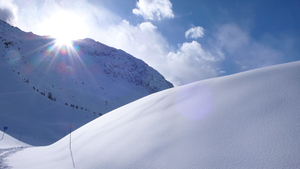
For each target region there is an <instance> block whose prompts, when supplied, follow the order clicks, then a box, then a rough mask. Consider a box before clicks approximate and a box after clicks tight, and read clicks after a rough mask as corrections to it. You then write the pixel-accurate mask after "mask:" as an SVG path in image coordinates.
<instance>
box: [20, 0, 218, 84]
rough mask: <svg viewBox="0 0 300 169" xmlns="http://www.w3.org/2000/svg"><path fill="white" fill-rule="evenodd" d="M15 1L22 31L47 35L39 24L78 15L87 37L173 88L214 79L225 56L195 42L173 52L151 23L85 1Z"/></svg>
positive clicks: (183, 45) (184, 44)
mask: <svg viewBox="0 0 300 169" xmlns="http://www.w3.org/2000/svg"><path fill="white" fill-rule="evenodd" d="M15 2H17V4H19V5H20V4H21V5H20V11H19V13H18V14H19V18H20V19H19V22H18V26H20V28H21V29H23V30H24V28H26V29H25V30H26V31H32V32H34V33H37V34H40V35H47V32H45V30H46V29H39V28H41V26H39V25H43V24H44V22H46V21H47V20H49V19H50V18H51V17H53V16H55V14H56V13H59V12H61V11H66V12H70V13H75V14H76V15H78V16H80V17H81V18H84V21H83V22H84V24H85V25H86V26H87V27H88V32H87V37H90V38H93V39H95V40H96V41H99V42H101V43H104V44H106V45H108V46H112V47H115V48H118V49H122V50H124V51H126V52H127V53H130V54H131V55H133V56H135V57H137V58H139V59H142V60H143V61H145V62H146V63H147V64H149V65H150V66H151V67H153V68H154V69H156V70H158V71H159V72H160V73H161V74H162V75H163V76H164V77H165V78H166V79H167V80H169V81H171V82H172V83H173V84H174V85H183V84H186V83H189V82H193V81H197V80H202V79H205V78H210V77H215V76H217V75H218V72H219V71H220V70H219V67H218V64H219V62H220V61H221V60H222V59H223V56H222V55H219V54H211V52H209V51H207V50H204V49H203V48H202V46H201V45H200V44H199V43H198V42H196V41H193V42H191V43H183V44H182V45H180V46H179V47H178V50H176V51H175V52H171V48H173V47H170V46H169V42H168V41H167V40H166V39H165V37H164V36H163V35H162V34H161V33H160V32H159V31H158V29H157V27H156V26H155V25H153V24H152V23H151V22H143V23H140V24H137V25H132V24H130V23H129V22H128V21H127V20H123V19H122V18H121V17H119V16H117V15H115V14H114V13H112V12H110V11H108V10H107V9H105V8H104V7H101V6H93V5H91V4H89V3H88V1H83V0H73V1H64V5H61V3H60V2H56V1H55V0H48V1H47V3H44V2H43V3H40V4H38V3H37V2H36V1H30V2H32V3H31V4H28V3H25V1H23V0H15ZM154 2H156V1H154ZM161 17H162V16H161ZM43 31H44V32H43ZM215 55H216V56H217V57H216V56H215Z"/></svg>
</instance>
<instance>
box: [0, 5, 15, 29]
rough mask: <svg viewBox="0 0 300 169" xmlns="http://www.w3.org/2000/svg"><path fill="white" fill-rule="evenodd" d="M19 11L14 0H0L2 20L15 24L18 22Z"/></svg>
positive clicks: (0, 17)
mask: <svg viewBox="0 0 300 169" xmlns="http://www.w3.org/2000/svg"><path fill="white" fill-rule="evenodd" d="M17 11H18V8H17V6H16V5H14V4H13V2H12V0H0V20H2V21H5V22H7V23H9V24H11V25H15V24H16V23H17Z"/></svg>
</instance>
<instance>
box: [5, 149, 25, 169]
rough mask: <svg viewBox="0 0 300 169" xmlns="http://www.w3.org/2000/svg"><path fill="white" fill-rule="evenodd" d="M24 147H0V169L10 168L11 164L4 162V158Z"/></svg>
mask: <svg viewBox="0 0 300 169" xmlns="http://www.w3.org/2000/svg"><path fill="white" fill-rule="evenodd" d="M25 148H26V147H14V148H4V149H0V168H1V169H8V168H12V167H11V166H8V165H7V164H6V158H7V157H9V156H10V155H12V154H14V153H16V152H18V151H21V150H23V149H25Z"/></svg>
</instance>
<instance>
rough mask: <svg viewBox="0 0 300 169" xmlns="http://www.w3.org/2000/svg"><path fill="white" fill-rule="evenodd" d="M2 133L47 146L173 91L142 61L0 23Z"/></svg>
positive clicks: (90, 42) (97, 46) (94, 45)
mask: <svg viewBox="0 0 300 169" xmlns="http://www.w3.org/2000/svg"><path fill="white" fill-rule="evenodd" d="M0 77H1V80H0V106H1V110H0V127H1V129H2V126H8V127H9V129H8V130H7V133H8V134H9V135H11V136H13V137H15V138H19V136H20V135H21V133H22V137H21V139H22V140H21V141H23V142H26V143H28V144H31V145H49V144H51V143H54V142H55V141H57V140H59V139H61V138H62V137H63V136H65V135H66V134H68V131H69V125H70V124H72V128H73V130H75V129H76V128H78V127H80V126H82V125H84V124H86V123H87V122H89V121H91V120H94V119H95V118H97V117H99V116H101V115H103V114H105V113H107V112H109V111H111V110H114V109H116V108H118V107H120V106H123V105H125V104H128V103H130V102H132V101H134V100H137V99H139V98H142V97H144V96H146V95H149V94H150V93H154V92H157V91H161V90H164V89H167V88H170V87H173V85H172V84H171V83H170V82H168V81H166V80H165V79H164V77H163V76H162V75H160V74H159V73H158V72H157V71H156V70H154V69H152V68H151V67H149V66H148V65H147V64H146V63H144V62H143V61H142V60H139V59H136V58H134V57H133V56H131V55H129V54H127V53H125V52H124V51H121V50H117V49H114V48H111V47H108V46H106V45H103V44H101V43H99V42H95V41H94V40H92V39H84V40H78V41H75V42H74V43H73V45H72V47H69V48H67V47H66V46H56V44H55V43H54V39H50V38H48V37H45V36H43V37H41V36H37V35H34V34H32V33H26V32H23V31H21V30H20V29H18V28H16V27H12V26H10V25H8V24H6V23H5V22H2V21H0Z"/></svg>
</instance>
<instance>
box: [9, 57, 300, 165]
mask: <svg viewBox="0 0 300 169" xmlns="http://www.w3.org/2000/svg"><path fill="white" fill-rule="evenodd" d="M299 74H300V62H294V63H289V64H283V65H277V66H273V67H267V68H262V69H257V70H253V71H248V72H244V73H239V74H235V75H231V76H226V77H220V78H214V79H209V80H204V81H200V82H196V83H192V84H189V85H185V86H181V87H175V88H172V89H168V90H165V91H162V92H158V93H155V94H152V95H149V96H147V97H144V98H142V99H139V100H137V101H135V102H132V103H130V104H127V105H125V106H123V107H121V108H118V109H116V110H114V111H112V112H110V113H108V114H106V115H104V116H102V117H101V118H98V119H95V120H94V121H92V122H90V123H88V124H86V125H84V126H83V127H81V128H79V129H78V130H76V131H74V132H73V133H72V137H71V138H72V139H71V143H72V157H73V160H74V164H75V166H76V168H110V169H112V168H116V169H117V168H118V169H119V168H172V169H173V168H272V169H273V168H299V166H300V161H299V156H300V146H299V145H300V140H299V138H300V125H299V124H300V123H299V121H300V112H299V110H300V98H299V95H300V88H299V84H300V78H299ZM69 139H70V135H68V136H66V137H64V138H63V139H61V140H59V141H58V142H56V143H54V144H52V145H49V146H45V147H33V148H27V149H25V150H23V151H21V152H17V153H16V154H14V155H12V156H10V157H8V158H7V164H9V166H12V167H14V169H18V168H22V169H24V168H25V169H27V168H28V169H29V168H30V169H38V168H44V169H47V168H49V169H50V168H64V169H68V168H69V169H71V168H73V163H72V158H71V154H70V149H69Z"/></svg>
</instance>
